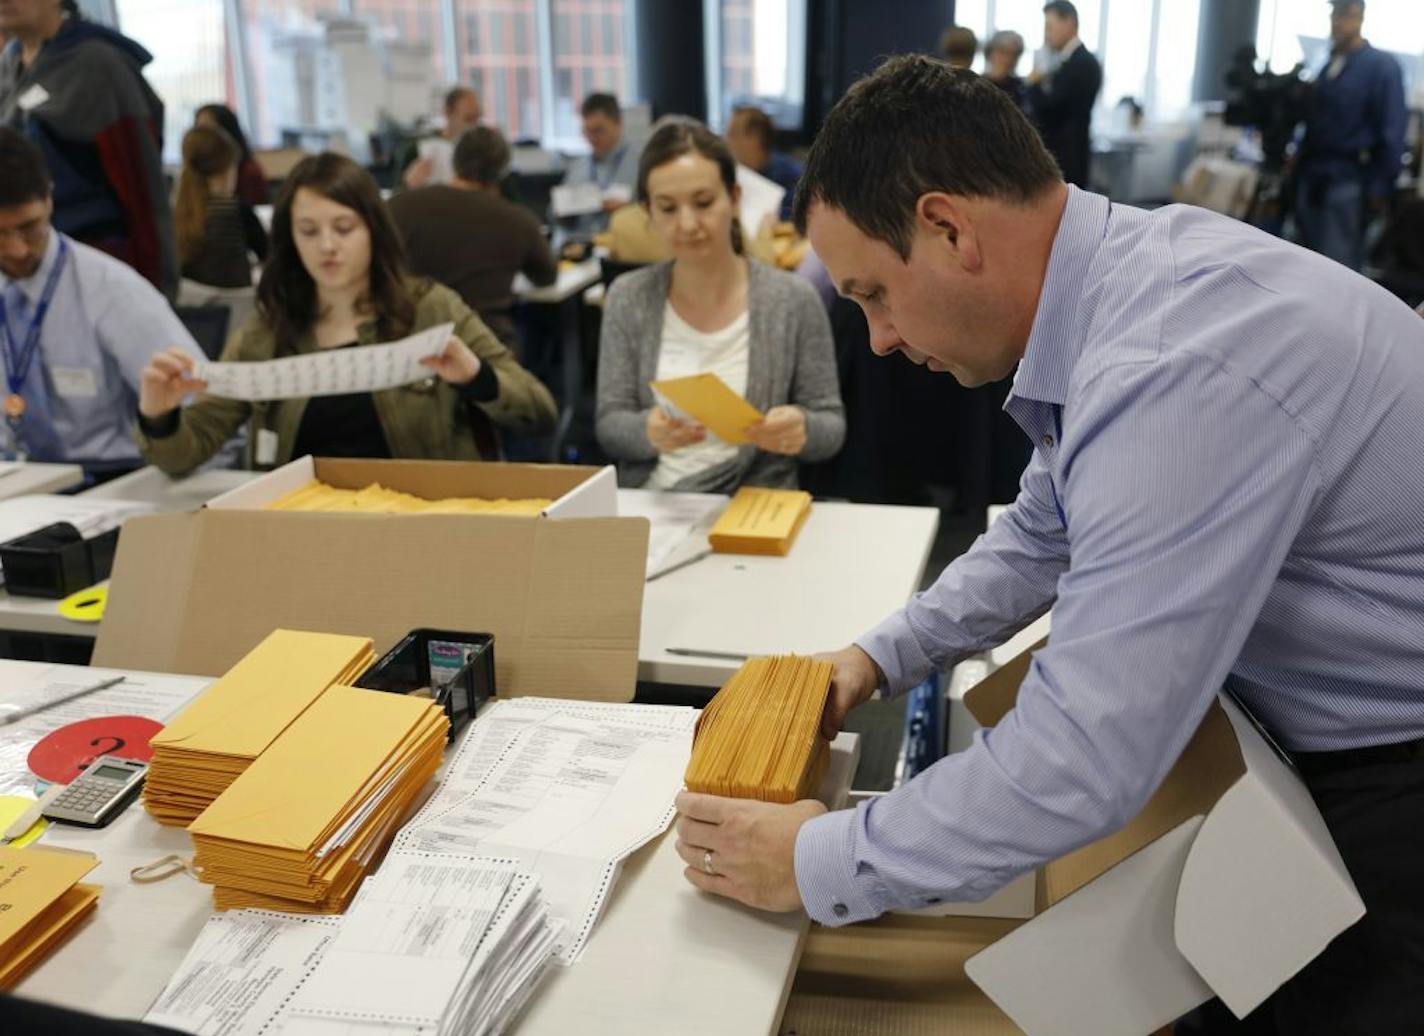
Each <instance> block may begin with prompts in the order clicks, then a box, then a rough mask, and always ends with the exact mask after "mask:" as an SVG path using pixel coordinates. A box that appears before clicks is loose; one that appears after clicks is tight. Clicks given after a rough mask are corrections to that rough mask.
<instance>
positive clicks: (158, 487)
mask: <svg viewBox="0 0 1424 1036" xmlns="http://www.w3.org/2000/svg"><path fill="white" fill-rule="evenodd" d="M260 474H262V473H261V472H259V471H224V470H217V471H199V472H196V473H195V474H193V475H190V476H188V477H187V478H177V479H175V478H169V477H168V476H167V475H165V474H164V473H163V472H162V471H159V470H158V469H157V468H155V467H153V466H152V465H149V466H148V467H146V468H139V469H138V470H137V471H132V472H129V474H127V475H125V476H123V477H122V478H116V479H114V480H113V481H112V482H105V483H104V484H103V485H101V486H95V487H94V488H93V489H88V490H85V491H84V492H83V493H82V494H81V495H82V496H92V497H101V498H103V499H105V500H139V501H142V502H143V503H146V504H153V505H154V506H155V507H157V508H158V509H159V510H160V511H196V510H197V509H198V508H200V507H202V506H203V505H204V504H206V503H207V502H208V501H209V500H211V499H212V498H213V497H215V496H221V495H222V494H224V493H226V492H228V491H229V490H233V489H236V488H237V487H238V486H241V485H245V484H246V483H248V482H251V481H252V480H253V479H254V478H257V476H258V475H260Z"/></svg>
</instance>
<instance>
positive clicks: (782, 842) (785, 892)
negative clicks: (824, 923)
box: [677, 791, 826, 912]
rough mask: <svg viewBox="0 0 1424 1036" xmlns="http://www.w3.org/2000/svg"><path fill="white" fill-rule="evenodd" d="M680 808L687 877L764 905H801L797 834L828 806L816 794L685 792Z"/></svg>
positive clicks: (681, 845)
mask: <svg viewBox="0 0 1424 1036" xmlns="http://www.w3.org/2000/svg"><path fill="white" fill-rule="evenodd" d="M677 811H678V812H679V813H681V814H682V816H681V817H679V818H678V821H677V854H678V855H679V856H681V857H682V859H683V862H684V863H686V864H687V869H686V870H684V871H683V872H682V873H683V876H684V877H686V878H687V880H688V881H690V882H691V883H692V884H694V885H696V886H697V887H698V888H700V889H701V890H702V891H703V892H713V893H716V894H717V895H719V896H726V897H727V898H729V899H735V900H737V901H739V902H742V903H745V904H746V905H747V906H752V907H756V908H757V909H759V910H775V911H778V912H786V911H789V910H800V909H801V893H800V892H799V891H797V888H796V833H797V832H798V831H800V830H801V825H802V824H804V823H806V821H808V820H810V819H812V818H813V817H818V816H820V815H821V814H822V813H824V812H826V807H825V806H823V805H821V804H820V803H819V802H816V801H814V800H812V799H803V800H802V801H800V802H793V803H791V804H790V805H785V806H783V805H780V804H778V803H774V802H758V801H756V800H754V799H727V798H722V797H720V796H717V795H699V794H696V793H695V792H691V791H683V792H680V793H679V794H678V796H677ZM709 850H710V851H711V856H710V857H709V856H708V855H707V853H708V851H709ZM708 863H710V864H711V872H710V873H709V872H708V867H707V864H708Z"/></svg>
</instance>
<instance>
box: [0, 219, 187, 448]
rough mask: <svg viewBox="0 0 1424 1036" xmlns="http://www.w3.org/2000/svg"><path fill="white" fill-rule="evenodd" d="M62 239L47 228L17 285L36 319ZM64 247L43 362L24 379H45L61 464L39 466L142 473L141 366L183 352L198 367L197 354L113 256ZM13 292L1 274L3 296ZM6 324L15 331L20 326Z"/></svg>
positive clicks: (165, 309)
mask: <svg viewBox="0 0 1424 1036" xmlns="http://www.w3.org/2000/svg"><path fill="white" fill-rule="evenodd" d="M59 239H60V233H59V231H58V230H55V229H53V228H51V229H50V232H49V243H48V244H47V245H46V247H45V256H44V260H43V261H42V262H41V263H40V267H39V269H38V270H36V271H35V272H34V274H32V275H31V276H30V277H28V278H26V279H25V280H22V281H16V282H14V283H16V284H17V285H18V286H19V288H20V290H21V291H22V292H24V293H25V297H26V298H27V299H28V300H29V304H30V307H31V311H32V312H33V309H34V307H35V306H37V305H38V304H39V300H40V296H41V295H42V294H43V292H44V285H45V281H47V280H48V279H49V274H50V270H51V269H53V267H54V264H55V263H56V262H57V261H58V259H59ZM66 240H67V241H68V243H69V259H68V261H67V262H66V263H65V266H64V271H63V273H61V274H60V277H59V281H58V283H57V284H56V285H55V293H54V300H53V302H52V303H51V304H50V308H49V314H48V315H47V316H46V317H45V321H44V324H43V325H41V327H40V338H39V357H38V360H39V362H37V363H35V364H34V366H32V367H31V368H30V371H29V379H34V378H43V379H44V389H45V393H46V395H47V396H48V399H49V411H50V414H51V416H52V418H53V422H52V423H53V429H54V433H55V434H56V435H57V437H58V439H59V442H60V444H61V445H62V446H63V448H64V456H63V457H45V458H37V459H44V460H63V461H69V462H71V463H76V464H84V465H86V466H91V465H92V466H95V467H100V468H102V467H105V466H113V465H119V464H128V463H132V464H139V463H141V461H140V458H139V455H138V444H137V443H136V442H135V441H134V437H133V428H134V424H135V422H136V421H137V420H138V389H139V375H140V373H141V372H142V371H143V368H144V366H145V365H146V364H147V363H148V360H149V358H150V357H151V356H152V355H153V354H154V353H156V352H158V351H159V350H160V349H169V348H178V349H182V350H184V351H185V352H187V353H188V354H189V355H190V356H192V357H193V358H194V359H195V360H201V359H202V358H203V354H202V352H201V350H199V349H198V345H197V343H196V342H194V341H193V336H192V335H191V334H189V333H188V329H187V328H185V327H184V326H183V322H182V321H181V320H179V319H178V316H177V314H175V313H174V312H173V309H172V307H170V306H169V305H168V301H167V300H166V299H164V297H163V296H162V295H160V294H159V293H158V291H157V290H156V289H155V288H154V287H153V285H151V284H149V283H148V281H146V280H144V279H143V277H142V276H140V275H139V274H138V273H136V272H135V271H134V270H133V269H132V268H131V267H129V266H126V265H125V264H123V263H121V262H120V261H119V260H117V259H115V258H113V257H112V256H110V255H106V254H105V253H103V252H100V251H99V250H98V249H95V248H90V247H89V246H88V245H84V244H80V243H79V242H78V241H75V240H74V239H73V238H66ZM10 284H11V281H10V279H9V278H8V277H6V276H5V275H4V274H3V273H0V292H4V291H5V290H6V288H8V287H9V285H10ZM12 320H13V322H12V328H13V329H15V330H16V331H18V330H19V329H20V327H21V325H22V321H21V320H19V319H17V318H12ZM24 326H28V322H27V321H26V322H24ZM3 365H4V361H3V360H0V367H3ZM29 379H27V384H28V380H29ZM0 386H3V382H0ZM27 419H30V420H33V419H34V418H33V416H31V417H29V418H27Z"/></svg>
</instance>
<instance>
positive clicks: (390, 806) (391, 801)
mask: <svg viewBox="0 0 1424 1036" xmlns="http://www.w3.org/2000/svg"><path fill="white" fill-rule="evenodd" d="M449 729H450V721H449V719H448V718H447V717H446V715H445V710H444V709H442V708H441V707H440V706H439V705H436V704H435V703H434V702H431V701H429V700H426V699H421V698H412V697H406V696H405V695H401V694H386V693H383V692H381V691H368V690H362V689H360V688H356V687H341V686H336V687H331V688H328V689H327V690H326V691H324V692H323V693H322V694H321V695H320V696H319V697H318V698H317V699H316V701H314V702H313V703H312V704H311V705H310V706H309V707H308V708H307V709H306V710H305V711H303V712H302V713H301V715H299V716H298V717H297V718H296V719H295V720H293V721H292V723H291V725H290V726H288V727H287V729H286V730H284V731H282V733H281V734H280V735H278V736H277V738H276V740H274V741H273V742H272V743H271V745H269V746H268V747H267V749H266V750H265V751H264V752H262V754H261V755H259V756H258V757H257V758H256V759H254V760H253V761H252V763H251V765H249V766H248V767H247V768H246V769H245V770H244V771H243V772H242V774H241V776H239V777H238V778H237V779H236V780H234V781H233V782H232V784H231V785H230V786H229V787H228V789H227V790H226V791H224V792H223V793H222V794H221V795H219V796H218V797H217V799H216V800H214V802H213V804H212V805H211V806H209V807H208V808H207V809H205V810H204V811H203V813H202V815H201V816H199V817H198V819H197V820H194V821H193V822H192V823H191V824H190V825H188V833H189V834H191V835H192V836H193V846H194V848H195V850H196V852H195V854H194V857H193V862H194V863H195V864H196V865H197V866H198V867H200V868H201V869H202V880H203V881H205V882H207V883H208V884H210V885H213V886H214V889H213V902H214V904H215V905H216V906H217V908H218V909H219V910H230V909H233V908H238V907H265V908H268V909H273V910H288V911H293V912H297V913H314V914H330V913H340V912H341V911H343V910H345V909H346V906H347V904H348V903H350V901H351V897H352V896H353V895H354V894H355V892H356V888H357V886H358V885H359V884H360V882H361V879H362V878H363V877H364V876H365V875H366V873H367V872H368V871H369V870H370V868H371V867H372V865H373V864H374V863H375V862H376V861H377V860H378V858H379V857H380V854H381V853H382V852H384V850H385V848H386V847H387V846H388V845H389V844H390V840H391V838H392V837H393V836H394V835H395V832H396V829H397V828H398V827H399V826H400V825H401V823H402V822H403V821H404V820H405V819H406V817H407V816H408V815H409V814H410V813H411V812H412V810H413V808H414V805H415V802H416V800H417V799H418V798H419V797H420V795H421V794H422V793H423V792H424V790H425V786H426V784H427V783H428V782H429V781H430V780H431V778H433V777H434V776H435V773H436V771H437V770H439V768H440V763H441V759H442V756H443V754H444V749H445V738H446V735H447V734H448V732H449Z"/></svg>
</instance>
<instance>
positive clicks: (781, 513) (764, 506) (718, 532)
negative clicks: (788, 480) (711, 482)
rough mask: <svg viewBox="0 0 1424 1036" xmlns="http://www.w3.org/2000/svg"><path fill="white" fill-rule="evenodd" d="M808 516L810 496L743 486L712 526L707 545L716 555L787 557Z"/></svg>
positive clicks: (796, 492) (790, 490) (792, 490)
mask: <svg viewBox="0 0 1424 1036" xmlns="http://www.w3.org/2000/svg"><path fill="white" fill-rule="evenodd" d="M810 514H811V494H810V493H806V492H802V491H801V490H798V489H759V488H756V487H754V486H743V487H742V488H741V489H739V490H737V495H736V496H734V497H732V502H731V503H730V504H728V505H727V509H726V510H725V511H723V512H722V514H721V516H720V517H719V518H718V519H717V524H716V525H714V526H712V531H711V532H709V533H708V534H707V542H708V543H710V544H711V545H712V549H713V550H715V551H717V552H718V553H719V554H773V555H785V554H789V553H790V552H791V545H792V544H793V543H795V542H796V536H797V534H798V533H800V532H801V526H803V525H805V524H806V519H807V518H808V517H809V516H810Z"/></svg>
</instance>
